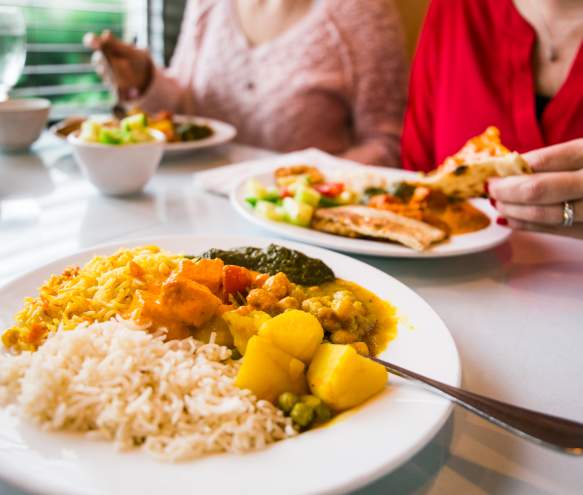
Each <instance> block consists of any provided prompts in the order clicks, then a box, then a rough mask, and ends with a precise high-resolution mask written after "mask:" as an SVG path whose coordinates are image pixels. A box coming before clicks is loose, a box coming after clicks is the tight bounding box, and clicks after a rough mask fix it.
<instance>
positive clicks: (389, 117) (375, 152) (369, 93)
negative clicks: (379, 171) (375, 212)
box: [334, 0, 408, 167]
mask: <svg viewBox="0 0 583 495" xmlns="http://www.w3.org/2000/svg"><path fill="white" fill-rule="evenodd" d="M338 4H339V9H338V11H337V12H336V13H335V15H334V18H335V24H336V26H337V27H338V34H339V36H340V37H341V38H342V46H343V47H344V48H345V57H346V59H347V64H346V65H347V68H348V70H349V71H350V74H349V75H348V77H349V78H350V80H351V81H352V91H351V93H352V101H351V106H352V117H353V125H354V130H355V143H356V144H355V145H354V146H353V147H352V148H350V149H349V150H347V151H346V152H345V153H344V154H343V156H344V157H345V158H349V159H352V160H356V161H359V162H361V163H367V164H373V165H385V166H391V167H400V134H401V127H402V120H403V112H404V108H405V102H406V92H407V71H408V67H407V62H406V61H405V50H404V43H403V35H402V31H401V24H400V18H399V16H398V13H397V12H396V9H395V7H394V5H393V2H392V0H366V1H359V2H345V1H343V2H338Z"/></svg>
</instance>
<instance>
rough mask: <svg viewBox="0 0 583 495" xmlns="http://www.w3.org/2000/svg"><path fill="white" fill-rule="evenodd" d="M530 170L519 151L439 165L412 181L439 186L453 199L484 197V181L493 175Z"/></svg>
mask: <svg viewBox="0 0 583 495" xmlns="http://www.w3.org/2000/svg"><path fill="white" fill-rule="evenodd" d="M529 173H532V170H531V168H530V166H529V165H528V163H527V162H526V160H525V159H524V158H522V156H521V155H520V153H516V152H513V153H508V154H506V155H502V156H495V157H491V158H485V159H482V160H479V161H475V162H473V163H472V162H468V163H462V164H459V165H455V167H442V168H439V169H437V170H436V171H435V172H434V173H432V174H429V175H427V176H424V177H422V178H421V179H419V180H418V181H415V183H414V184H415V185H424V186H428V187H431V188H433V189H439V190H441V191H443V192H444V193H445V194H447V195H448V196H453V197H456V198H473V197H479V196H484V194H485V188H484V186H485V183H486V181H487V180H488V179H490V178H492V177H508V176H509V175H520V174H529Z"/></svg>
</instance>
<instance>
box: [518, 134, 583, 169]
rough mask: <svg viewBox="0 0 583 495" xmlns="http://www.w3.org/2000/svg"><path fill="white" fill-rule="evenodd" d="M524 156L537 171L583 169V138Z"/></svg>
mask: <svg viewBox="0 0 583 495" xmlns="http://www.w3.org/2000/svg"><path fill="white" fill-rule="evenodd" d="M522 156H523V158H524V159H525V160H526V161H527V162H528V164H529V165H530V166H531V167H532V169H533V170H534V171H535V172H560V171H568V170H580V169H583V139H574V140H572V141H567V142H566V143H561V144H555V145H553V146H547V147H545V148H540V149H538V150H534V151H530V152H528V153H524V154H523V155H522Z"/></svg>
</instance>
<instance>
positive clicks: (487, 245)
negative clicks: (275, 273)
mask: <svg viewBox="0 0 583 495" xmlns="http://www.w3.org/2000/svg"><path fill="white" fill-rule="evenodd" d="M332 160H333V158H332ZM297 163H300V162H297ZM306 163H309V164H312V162H306ZM342 164H343V168H342V170H343V171H346V172H347V173H351V172H352V173H359V170H360V172H361V173H362V172H363V171H366V172H365V173H367V174H371V173H373V174H377V175H379V176H383V177H385V178H386V179H387V180H389V181H391V180H392V181H398V180H403V179H404V178H407V177H408V176H410V177H415V176H416V175H417V174H415V173H413V172H407V171H404V170H394V169H381V168H376V169H375V170H374V171H373V172H371V169H372V167H368V166H367V167H365V166H356V165H355V166H353V167H352V169H353V170H350V167H348V166H347V165H346V162H345V161H344V160H342ZM313 165H315V166H317V167H318V168H320V169H321V170H323V171H324V173H326V172H327V171H330V170H334V168H335V167H334V165H333V164H331V163H330V159H328V161H327V162H325V163H314V164H313ZM337 171H338V169H336V173H337ZM249 179H257V180H258V181H259V182H261V183H262V184H265V185H268V186H271V185H275V181H274V179H273V172H272V171H270V172H263V173H259V174H254V175H251V176H247V177H245V178H243V179H242V180H240V181H239V182H238V183H237V185H236V186H235V187H234V188H233V189H232V190H231V193H230V199H231V204H232V205H233V207H234V208H235V210H236V211H237V212H238V213H239V214H240V215H242V216H243V217H245V218H246V219H247V220H249V221H250V222H253V223H254V224H257V225H259V226H260V227H262V228H264V229H266V230H268V231H270V232H273V233H276V234H279V235H281V236H283V237H287V238H288V239H293V240H295V241H302V242H307V243H309V244H315V245H317V246H322V247H327V248H330V249H335V250H336V251H344V252H346V253H355V254H367V255H370V256H383V257H395V258H444V257H449V256H460V255H463V254H470V253H477V252H480V251H485V250H487V249H491V248H493V247H495V246H497V245H499V244H502V243H503V242H504V241H506V240H507V239H508V237H509V236H510V233H511V231H510V229H507V228H504V227H501V226H500V225H498V224H497V223H496V217H497V216H498V215H497V212H496V209H495V208H493V207H492V206H491V205H490V203H489V202H488V201H487V200H485V199H481V198H477V199H472V200H470V202H471V203H472V204H473V205H474V206H475V207H477V208H479V209H480V210H482V211H483V212H484V213H485V214H486V215H488V217H489V218H490V225H489V226H488V227H486V228H485V229H482V230H479V231H477V232H472V233H469V234H462V235H455V236H452V237H451V238H450V239H448V240H446V241H444V242H442V243H439V244H437V245H436V246H434V247H432V248H430V249H428V250H427V251H415V250H414V249H411V248H408V247H405V246H402V245H401V244H397V243H392V242H385V241H376V240H369V239H353V238H350V237H342V236H338V235H333V234H328V233H326V232H320V231H318V230H314V229H310V228H306V227H298V226H296V225H291V224H289V223H285V222H276V221H273V220H268V219H266V218H263V217H259V216H257V215H255V213H254V211H253V208H252V207H251V206H250V205H249V204H248V203H247V202H246V201H245V183H246V182H247V181H248V180H249Z"/></svg>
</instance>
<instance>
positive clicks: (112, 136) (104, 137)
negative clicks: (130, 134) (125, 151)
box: [98, 127, 124, 144]
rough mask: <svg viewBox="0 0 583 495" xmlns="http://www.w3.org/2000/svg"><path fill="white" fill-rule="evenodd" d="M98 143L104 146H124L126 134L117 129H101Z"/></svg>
mask: <svg viewBox="0 0 583 495" xmlns="http://www.w3.org/2000/svg"><path fill="white" fill-rule="evenodd" d="M98 141H99V142H100V143H102V144H122V143H124V134H123V132H122V131H121V129H117V128H115V127H101V129H99V138H98Z"/></svg>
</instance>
